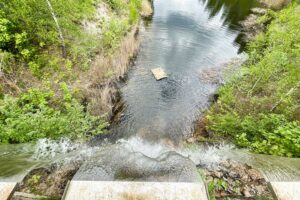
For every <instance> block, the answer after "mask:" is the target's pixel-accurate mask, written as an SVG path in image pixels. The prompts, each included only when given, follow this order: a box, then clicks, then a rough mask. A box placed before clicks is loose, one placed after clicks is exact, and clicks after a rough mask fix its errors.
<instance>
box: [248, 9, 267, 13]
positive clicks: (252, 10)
mask: <svg viewBox="0 0 300 200" xmlns="http://www.w3.org/2000/svg"><path fill="white" fill-rule="evenodd" d="M251 12H252V13H254V14H256V15H265V14H266V13H267V10H266V9H264V8H252V9H251Z"/></svg>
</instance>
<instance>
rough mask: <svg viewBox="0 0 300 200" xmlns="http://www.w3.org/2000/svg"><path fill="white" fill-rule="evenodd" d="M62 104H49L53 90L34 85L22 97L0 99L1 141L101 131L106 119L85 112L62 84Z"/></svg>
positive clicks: (88, 133)
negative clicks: (44, 89)
mask: <svg viewBox="0 0 300 200" xmlns="http://www.w3.org/2000/svg"><path fill="white" fill-rule="evenodd" d="M62 88H63V90H64V91H63V93H64V96H65V98H64V99H65V101H64V102H63V108H55V107H53V106H51V105H50V103H49V102H50V101H51V98H53V92H52V91H50V90H48V91H40V90H37V89H31V90H29V91H28V92H27V93H25V94H23V95H22V96H21V97H20V98H14V97H11V96H8V95H6V96H5V97H4V98H3V99H1V100H0V143H23V142H30V141H35V140H37V139H39V138H52V139H58V138H60V137H62V136H68V137H70V138H72V139H79V138H86V137H87V136H89V135H93V134H96V133H97V134H99V133H102V132H103V130H104V128H105V127H106V126H107V123H106V122H104V121H102V120H101V119H100V118H99V117H95V116H91V115H90V114H89V113H86V112H84V108H83V106H81V105H80V104H79V103H78V102H77V101H76V100H75V99H73V98H71V97H70V94H69V92H68V91H66V88H65V85H64V84H62Z"/></svg>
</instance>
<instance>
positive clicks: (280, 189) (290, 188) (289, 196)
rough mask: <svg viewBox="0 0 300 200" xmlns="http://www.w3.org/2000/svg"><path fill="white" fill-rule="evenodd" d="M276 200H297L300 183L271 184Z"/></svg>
mask: <svg viewBox="0 0 300 200" xmlns="http://www.w3.org/2000/svg"><path fill="white" fill-rule="evenodd" d="M271 186H272V188H273V190H274V192H275V194H276V196H277V199H278V200H299V199H300V182H271Z"/></svg>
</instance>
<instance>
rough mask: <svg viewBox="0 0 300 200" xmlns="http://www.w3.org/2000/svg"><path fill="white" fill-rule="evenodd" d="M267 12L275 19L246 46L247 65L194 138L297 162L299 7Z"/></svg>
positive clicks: (224, 90)
mask: <svg viewBox="0 0 300 200" xmlns="http://www.w3.org/2000/svg"><path fill="white" fill-rule="evenodd" d="M271 12H272V11H271ZM272 13H273V14H272V15H273V17H274V20H273V21H272V22H271V23H270V24H269V25H268V26H267V29H266V31H265V32H262V33H260V34H259V35H257V36H256V38H255V39H254V40H253V41H251V42H250V43H249V45H248V50H247V52H248V55H249V59H248V61H247V62H246V63H245V64H244V65H243V66H242V68H241V70H240V71H239V73H236V75H234V76H233V77H232V78H231V80H230V81H229V82H227V83H226V84H225V85H224V86H222V87H221V88H220V89H219V92H218V99H217V102H216V103H214V104H213V105H212V106H211V108H210V109H209V110H208V111H207V112H206V114H205V116H204V117H203V118H202V119H201V121H200V123H199V124H200V127H201V128H199V132H198V133H196V135H198V136H199V137H200V138H201V135H202V136H203V134H204V135H210V136H211V137H212V138H211V140H216V141H218V138H220V137H221V138H223V139H224V138H226V139H228V140H230V141H233V142H234V143H235V144H236V145H237V146H238V147H244V148H250V149H251V150H252V151H254V152H257V153H266V154H274V155H279V156H288V157H299V156H300V154H299V153H300V149H299V143H298V142H297V141H298V140H299V137H300V129H299V128H300V124H299V102H298V101H297V99H299V95H298V94H299V80H300V77H299V67H298V65H297V63H298V58H299V53H298V50H297V49H298V47H297V44H298V43H299V34H297V33H298V32H299V26H298V25H299V24H297V23H298V22H299V7H298V4H297V3H291V4H290V5H289V6H288V7H287V8H284V9H283V10H282V11H280V12H278V13H274V12H272ZM266 16H267V15H264V16H263V17H261V18H258V19H259V20H264V19H265V18H266ZM208 133H209V134H208ZM201 139H203V138H201Z"/></svg>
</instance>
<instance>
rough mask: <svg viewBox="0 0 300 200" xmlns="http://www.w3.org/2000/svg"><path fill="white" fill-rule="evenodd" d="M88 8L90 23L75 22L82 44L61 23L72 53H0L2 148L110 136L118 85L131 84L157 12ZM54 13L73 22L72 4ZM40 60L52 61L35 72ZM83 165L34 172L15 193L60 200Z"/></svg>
mask: <svg viewBox="0 0 300 200" xmlns="http://www.w3.org/2000/svg"><path fill="white" fill-rule="evenodd" d="M89 3H90V2H88V1H84V2H83V3H82V4H84V5H81V6H83V7H84V6H89V9H90V13H89V14H88V15H87V16H85V15H84V14H85V13H82V15H83V16H82V17H80V18H78V21H72V22H69V23H70V24H69V26H73V27H71V29H72V30H73V29H76V30H77V32H76V34H78V35H80V37H77V35H74V36H73V38H69V37H70V36H69V35H68V34H70V35H71V30H69V28H70V27H69V26H67V25H65V24H63V23H62V24H61V26H62V29H63V31H64V34H65V43H66V45H65V47H64V48H65V50H66V54H60V52H61V49H60V44H51V45H49V46H47V48H48V49H52V50H51V52H49V51H47V52H44V50H40V51H38V53H36V56H35V57H32V58H31V60H26V59H23V58H20V57H19V55H18V54H17V53H16V55H15V54H13V53H12V52H9V51H8V50H7V51H6V50H3V49H2V50H1V51H0V53H1V54H0V58H1V68H0V69H1V76H0V81H1V85H2V87H1V88H0V93H1V99H0V116H1V119H0V143H11V144H14V143H25V142H34V141H36V140H38V139H39V138H51V139H60V138H61V137H67V138H70V139H71V140H76V141H79V142H80V141H83V142H84V141H87V140H88V139H89V138H91V137H93V136H94V135H98V134H103V133H105V131H106V128H107V127H108V126H109V121H110V118H111V116H113V114H114V109H115V108H114V106H115V105H116V104H117V102H118V101H119V95H118V84H119V82H122V81H123V80H124V79H125V75H126V72H127V70H128V67H129V66H130V65H131V62H132V60H133V59H134V57H135V54H136V52H137V50H138V47H139V28H140V26H141V24H142V22H141V20H142V18H151V15H152V14H153V10H152V5H151V1H148V0H144V1H134V0H132V1H129V2H127V1H126V2H125V1H99V2H98V3H97V5H94V4H89ZM33 4H34V3H33ZM9 5H10V4H7V10H9V9H10V7H9ZM15 6H16V7H18V6H22V5H21V4H20V5H19V4H16V5H15ZM28 6H29V7H30V6H34V5H28ZM52 6H53V10H54V11H53V12H57V13H58V14H60V15H61V16H60V17H59V19H58V20H59V22H60V21H61V22H63V17H65V18H68V17H69V16H64V15H63V13H64V12H65V10H64V9H69V8H68V5H64V6H65V7H63V8H60V9H61V10H57V9H58V6H59V5H56V4H54V5H52ZM73 6H78V5H77V4H76V5H73ZM30 8H31V7H30ZM18 9H20V10H22V7H20V8H19V7H18ZM7 12H9V11H7ZM19 12H20V11H19ZM78 12H79V11H78ZM18 14H20V13H18ZM69 14H70V13H69ZM1 17H3V16H1ZM11 19H13V18H11ZM32 20H35V19H32ZM25 23H26V22H25ZM28 26H29V25H28ZM12 31H13V30H12ZM10 34H12V33H10ZM75 36H76V37H75ZM0 42H3V41H2V40H0ZM0 44H1V45H2V44H3V43H0ZM1 45H0V46H1ZM1 47H2V46H1ZM21 54H22V53H21ZM39 57H44V58H45V59H47V61H45V62H43V63H40V64H41V67H38V68H33V67H32V62H34V61H36V62H38V61H39V60H38V59H39ZM42 65H43V66H42ZM36 67H37V66H36ZM79 166H80V162H78V163H72V164H70V165H63V166H60V165H59V164H58V163H55V164H50V165H49V166H48V167H49V168H39V169H34V170H32V171H31V172H29V173H28V175H27V176H26V177H25V179H24V181H23V182H22V184H21V185H19V187H18V189H17V190H19V191H23V192H24V191H25V192H27V193H35V194H42V195H46V196H48V197H51V198H53V199H59V198H61V196H62V195H63V192H64V188H65V186H66V184H67V182H68V181H69V180H71V179H72V177H73V175H74V174H75V172H76V171H77V169H78V167H79Z"/></svg>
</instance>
